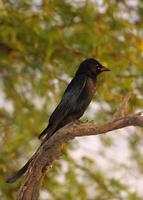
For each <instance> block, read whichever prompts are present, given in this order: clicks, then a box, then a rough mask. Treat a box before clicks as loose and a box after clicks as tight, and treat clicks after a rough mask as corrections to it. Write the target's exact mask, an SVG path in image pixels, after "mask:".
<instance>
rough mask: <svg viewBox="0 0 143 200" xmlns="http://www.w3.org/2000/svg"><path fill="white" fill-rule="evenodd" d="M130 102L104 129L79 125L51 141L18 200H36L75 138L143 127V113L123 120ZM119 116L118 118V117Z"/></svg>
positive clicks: (37, 158) (37, 157)
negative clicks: (129, 127)
mask: <svg viewBox="0 0 143 200" xmlns="http://www.w3.org/2000/svg"><path fill="white" fill-rule="evenodd" d="M129 99H130V94H127V95H126V97H125V98H124V100H123V104H122V105H121V107H120V110H122V112H119V110H118V111H117V112H116V113H115V115H114V117H113V120H111V121H110V122H107V123H105V124H103V125H96V124H93V123H83V122H80V121H76V122H74V123H71V124H68V125H66V126H65V127H63V128H62V129H59V130H58V131H57V132H56V133H55V134H54V135H53V136H52V137H51V138H50V139H49V140H47V141H46V142H45V143H44V144H42V145H41V146H40V147H39V148H38V150H37V151H36V153H35V154H34V155H33V157H32V158H31V159H32V162H31V163H30V166H29V168H28V171H27V172H26V174H25V179H24V181H23V184H22V185H21V188H20V189H19V192H18V196H17V200H37V199H38V196H39V191H40V188H41V186H42V182H43V179H44V176H45V174H46V171H47V169H49V168H50V167H51V165H52V163H53V161H54V160H55V159H58V158H59V156H60V155H61V150H62V148H63V146H64V145H65V144H66V143H67V142H68V141H70V140H72V139H74V138H75V137H82V136H89V135H99V134H105V133H108V132H110V131H113V130H117V129H121V128H124V127H128V126H138V127H143V111H142V112H139V113H137V114H132V115H129V116H127V117H125V116H123V115H124V114H125V112H123V109H125V110H126V104H127V103H128V101H129ZM115 116H116V117H115Z"/></svg>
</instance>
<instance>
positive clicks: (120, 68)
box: [0, 0, 143, 200]
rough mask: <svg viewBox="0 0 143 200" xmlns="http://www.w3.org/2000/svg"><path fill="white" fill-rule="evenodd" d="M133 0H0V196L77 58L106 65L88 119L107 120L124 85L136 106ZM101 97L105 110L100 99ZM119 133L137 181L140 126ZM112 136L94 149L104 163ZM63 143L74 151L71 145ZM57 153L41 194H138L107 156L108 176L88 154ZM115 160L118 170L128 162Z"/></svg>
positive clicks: (137, 15)
mask: <svg viewBox="0 0 143 200" xmlns="http://www.w3.org/2000/svg"><path fill="white" fill-rule="evenodd" d="M132 2H133V1H132ZM134 3H135V4H136V5H135V6H133V5H132V4H131V1H125V0H114V1H111V0H109V1H105V0H103V1H101V3H100V1H96V0H95V1H90V0H83V1H82V0H81V1H74V0H73V1H68V0H60V1H59V0H41V1H29V0H26V1H25V0H24V1H23V0H21V1H16V0H7V1H6V0H1V1H0V90H1V93H0V94H1V98H3V99H4V103H3V104H2V106H1V107H0V131H1V138H0V145H1V150H0V155H1V157H0V199H2V200H9V199H10V200H12V199H15V198H14V197H15V195H16V191H17V189H18V188H19V183H16V184H13V185H6V184H5V183H4V179H5V178H6V177H7V176H8V175H10V174H11V173H12V172H13V171H15V170H16V169H18V168H19V167H20V166H21V165H22V163H24V162H25V161H26V160H27V159H28V157H30V155H31V154H32V153H33V152H34V151H35V149H36V147H37V146H38V145H39V144H38V140H37V139H36V138H37V136H38V134H39V133H40V131H41V130H42V129H43V128H44V127H45V126H46V124H47V121H48V117H49V116H50V113H51V112H52V110H53V109H54V107H55V105H56V104H57V103H58V102H59V100H60V98H61V95H62V92H63V90H64V88H65V87H66V85H67V82H68V81H67V78H64V77H65V76H67V77H72V76H73V75H74V72H75V70H76V68H77V66H78V65H79V63H80V62H81V61H82V60H83V59H85V58H87V57H95V58H97V59H99V60H100V61H101V62H102V63H104V64H105V65H107V66H109V68H110V69H111V73H110V74H108V75H107V74H106V75H103V76H102V77H100V79H99V82H98V87H97V88H98V92H97V95H96V96H95V100H96V102H98V103H99V110H98V111H97V112H96V115H95V117H94V120H95V121H96V122H99V121H100V122H102V121H105V120H109V119H110V118H111V116H112V114H113V112H114V111H115V109H116V108H117V107H118V106H119V104H120V102H121V101H122V98H123V96H124V95H125V94H126V93H127V92H128V91H131V92H132V94H133V95H132V99H131V102H130V107H129V111H130V112H132V111H133V110H136V109H141V108H142V107H143V101H142V99H143V97H142V93H143V78H142V71H143V70H142V59H143V26H142V20H143V1H142V0H138V1H137V0H135V1H134ZM105 102H106V103H107V104H108V107H109V108H110V109H106V108H105V107H104V106H103V104H104V103H105ZM124 139H125V140H126V142H127V144H128V150H129V152H130V153H129V158H128V159H129V160H130V162H131V163H132V165H130V167H132V171H134V170H137V172H138V177H139V178H140V180H141V179H142V180H143V176H142V170H143V167H142V166H143V159H142V157H143V150H142V133H141V131H140V130H136V134H135V133H132V134H128V135H127V137H126V138H125V137H124V136H123V140H124ZM114 140H118V136H117V137H116V138H112V136H110V135H108V137H107V136H106V137H105V138H104V136H102V138H101V149H100V150H99V152H100V153H99V152H97V154H99V155H98V156H101V157H102V156H103V157H104V159H105V158H106V159H107V161H109V162H110V159H109V157H108V155H107V154H106V150H107V149H108V150H110V149H111V148H112V147H113V146H114ZM89 146H90V144H89ZM68 148H71V149H72V150H73V151H75V148H78V145H75V147H73V146H72V145H71V147H68ZM102 151H103V152H104V153H103V154H101V152H102ZM64 154H65V155H64V158H63V159H61V160H60V161H58V162H55V166H54V167H53V168H52V169H51V170H50V171H49V173H48V174H47V178H46V181H45V185H44V190H46V191H47V192H49V200H52V199H54V200H56V199H63V200H67V199H68V200H73V199H76V200H78V199H79V200H84V199H85V200H87V199H89V200H96V199H97V200H102V199H103V200H107V199H110V200H112V199H129V200H136V199H137V200H141V199H143V197H141V195H140V194H138V192H137V191H136V190H134V191H132V190H131V186H130V184H128V182H126V183H125V182H124V181H122V179H120V178H116V176H115V172H116V166H117V163H115V164H114V162H113V160H112V162H113V166H112V167H113V168H112V175H111V173H109V174H108V173H107V171H106V172H104V170H103V169H100V167H99V166H98V165H97V162H99V161H98V159H96V161H95V158H96V155H95V156H94V157H93V158H92V159H90V158H89V157H88V156H85V157H84V158H83V159H81V160H80V161H79V160H78V161H77V160H76V159H73V157H72V156H70V153H69V152H67V151H65V153H64ZM122 164H123V165H122ZM122 164H121V165H119V166H118V172H119V173H120V172H122V170H127V168H128V167H129V166H128V164H127V163H126V162H124V163H122ZM64 165H65V166H66V170H65V169H64ZM129 176H130V177H131V175H129ZM136 181H138V180H137V179H136Z"/></svg>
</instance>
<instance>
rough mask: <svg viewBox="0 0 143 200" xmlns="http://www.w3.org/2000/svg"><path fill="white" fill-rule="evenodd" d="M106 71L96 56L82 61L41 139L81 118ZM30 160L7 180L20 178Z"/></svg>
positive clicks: (46, 138)
mask: <svg viewBox="0 0 143 200" xmlns="http://www.w3.org/2000/svg"><path fill="white" fill-rule="evenodd" d="M105 71H110V70H109V68H106V67H105V66H103V65H102V64H100V62H99V61H97V60H96V59H94V58H87V59H85V60H84V61H83V62H81V64H80V65H79V67H78V69H77V71H76V73H75V75H74V77H73V79H72V80H71V82H70V83H69V84H68V86H67V88H66V90H65V92H64V94H63V97H62V99H61V101H60V102H59V104H58V106H57V107H56V108H55V110H54V111H53V113H52V114H51V116H50V118H49V122H48V125H47V127H46V128H45V129H44V130H43V131H42V132H41V134H40V135H39V139H42V141H44V142H45V141H47V140H48V139H49V138H50V137H52V135H54V134H55V133H56V131H57V130H59V129H60V128H62V127H64V126H65V125H67V124H69V123H70V122H74V121H76V120H78V119H80V118H81V116H82V115H83V114H84V112H85V110H86V109H87V107H88V105H89V104H90V102H91V100H92V99H93V97H94V94H95V92H96V82H97V77H98V76H99V75H100V74H101V73H103V72H105ZM42 144H43V143H42ZM30 162H31V159H30V160H29V161H28V162H27V163H26V164H25V165H24V166H23V167H22V168H21V169H20V170H19V171H18V172H17V173H16V174H15V175H14V176H12V177H10V178H8V179H7V180H6V182H7V183H12V182H15V181H16V180H17V179H18V178H20V177H21V176H22V175H23V174H24V173H25V172H26V171H27V169H28V166H29V164H30Z"/></svg>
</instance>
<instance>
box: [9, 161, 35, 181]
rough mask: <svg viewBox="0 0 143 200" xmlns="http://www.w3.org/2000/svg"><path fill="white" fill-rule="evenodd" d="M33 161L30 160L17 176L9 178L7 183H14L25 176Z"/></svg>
mask: <svg viewBox="0 0 143 200" xmlns="http://www.w3.org/2000/svg"><path fill="white" fill-rule="evenodd" d="M31 161H32V159H30V160H29V161H28V162H27V163H26V164H25V165H24V166H23V167H22V168H21V169H20V170H19V171H18V172H17V173H16V174H14V175H13V176H10V177H9V178H7V179H6V183H14V182H15V181H16V180H17V179H19V178H20V177H21V176H22V175H23V174H25V172H26V171H27V169H28V166H29V164H30V162H31Z"/></svg>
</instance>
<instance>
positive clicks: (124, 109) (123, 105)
mask: <svg viewBox="0 0 143 200" xmlns="http://www.w3.org/2000/svg"><path fill="white" fill-rule="evenodd" d="M131 96H132V94H131V92H128V93H127V95H126V96H125V97H124V99H123V102H122V103H121V106H120V107H119V109H117V111H116V112H115V114H114V115H113V120H116V119H119V118H121V117H125V116H126V114H127V110H128V102H129V100H130V98H131Z"/></svg>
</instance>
